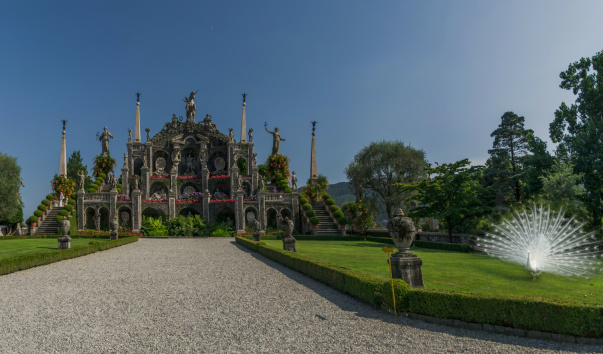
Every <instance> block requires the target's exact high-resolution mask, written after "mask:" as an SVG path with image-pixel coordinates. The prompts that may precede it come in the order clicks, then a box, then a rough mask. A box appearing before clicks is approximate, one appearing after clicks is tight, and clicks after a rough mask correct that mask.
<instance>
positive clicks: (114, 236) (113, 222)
mask: <svg viewBox="0 0 603 354" xmlns="http://www.w3.org/2000/svg"><path fill="white" fill-rule="evenodd" d="M109 228H110V229H111V232H110V233H109V235H110V236H111V237H110V238H111V240H117V238H118V233H117V230H118V229H119V222H118V221H117V216H115V217H114V218H113V219H112V220H111V221H110V222H109Z"/></svg>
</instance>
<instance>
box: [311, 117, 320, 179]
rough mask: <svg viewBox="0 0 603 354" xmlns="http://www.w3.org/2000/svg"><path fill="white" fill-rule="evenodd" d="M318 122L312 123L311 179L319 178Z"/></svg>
mask: <svg viewBox="0 0 603 354" xmlns="http://www.w3.org/2000/svg"><path fill="white" fill-rule="evenodd" d="M315 130H316V121H313V122H312V155H311V156H310V179H316V178H318V169H317V168H316V140H315V139H314V137H315V136H316V132H315Z"/></svg>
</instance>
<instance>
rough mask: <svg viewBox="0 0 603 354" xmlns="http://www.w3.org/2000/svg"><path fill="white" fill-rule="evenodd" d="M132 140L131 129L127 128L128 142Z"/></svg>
mask: <svg viewBox="0 0 603 354" xmlns="http://www.w3.org/2000/svg"><path fill="white" fill-rule="evenodd" d="M130 141H132V129H130V128H128V142H130Z"/></svg>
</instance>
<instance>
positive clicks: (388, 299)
mask: <svg viewBox="0 0 603 354" xmlns="http://www.w3.org/2000/svg"><path fill="white" fill-rule="evenodd" d="M410 291H411V290H410V285H408V283H407V282H405V281H404V280H402V279H394V295H395V296H396V310H397V311H398V313H400V312H402V313H404V312H408V309H409V296H408V295H409V292H410ZM381 297H382V299H383V303H384V304H385V305H386V306H387V307H388V308H390V309H393V308H394V300H393V296H392V282H391V280H388V281H386V282H383V284H382V285H381Z"/></svg>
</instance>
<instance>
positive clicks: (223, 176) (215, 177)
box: [209, 175, 230, 179]
mask: <svg viewBox="0 0 603 354" xmlns="http://www.w3.org/2000/svg"><path fill="white" fill-rule="evenodd" d="M222 178H230V175H220V176H211V177H209V179H222Z"/></svg>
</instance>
